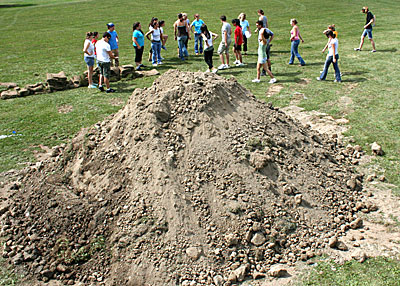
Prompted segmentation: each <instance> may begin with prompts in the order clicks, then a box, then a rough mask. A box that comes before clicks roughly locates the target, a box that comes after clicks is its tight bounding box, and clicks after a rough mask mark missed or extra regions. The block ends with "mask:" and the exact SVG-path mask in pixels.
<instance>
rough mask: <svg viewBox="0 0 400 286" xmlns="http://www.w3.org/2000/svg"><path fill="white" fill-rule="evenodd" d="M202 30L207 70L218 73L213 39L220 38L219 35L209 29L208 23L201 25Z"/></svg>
mask: <svg viewBox="0 0 400 286" xmlns="http://www.w3.org/2000/svg"><path fill="white" fill-rule="evenodd" d="M200 32H201V34H200V35H201V37H202V38H203V41H204V61H205V62H206V64H207V65H208V69H207V70H206V72H212V73H217V71H218V70H217V69H216V68H214V65H213V59H212V57H213V53H214V46H213V41H214V40H215V39H216V38H218V35H217V34H214V33H212V32H211V31H209V30H208V28H207V25H206V24H203V25H201V27H200Z"/></svg>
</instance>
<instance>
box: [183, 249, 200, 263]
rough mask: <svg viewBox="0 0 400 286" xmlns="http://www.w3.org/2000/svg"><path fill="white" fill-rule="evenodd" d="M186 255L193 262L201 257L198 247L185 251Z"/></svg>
mask: <svg viewBox="0 0 400 286" xmlns="http://www.w3.org/2000/svg"><path fill="white" fill-rule="evenodd" d="M186 254H187V255H188V256H189V257H190V258H191V259H193V260H197V259H199V257H200V255H201V249H200V248H198V247H189V248H187V249H186Z"/></svg>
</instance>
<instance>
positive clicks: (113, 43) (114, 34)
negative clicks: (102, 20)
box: [107, 23, 119, 67]
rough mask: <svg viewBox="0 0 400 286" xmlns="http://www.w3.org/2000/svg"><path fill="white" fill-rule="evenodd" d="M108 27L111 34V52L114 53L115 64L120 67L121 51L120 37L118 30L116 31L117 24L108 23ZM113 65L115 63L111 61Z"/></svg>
mask: <svg viewBox="0 0 400 286" xmlns="http://www.w3.org/2000/svg"><path fill="white" fill-rule="evenodd" d="M107 28H108V31H107V32H108V33H109V34H110V35H111V38H110V41H109V44H110V47H111V52H112V53H113V55H114V58H113V59H114V61H115V66H116V67H118V66H119V52H118V44H119V38H118V34H117V31H115V25H114V23H108V24H107ZM111 66H114V63H113V62H112V61H111Z"/></svg>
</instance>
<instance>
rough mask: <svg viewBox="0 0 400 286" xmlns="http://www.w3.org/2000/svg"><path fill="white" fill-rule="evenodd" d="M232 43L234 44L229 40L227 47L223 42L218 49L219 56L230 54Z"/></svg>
mask: <svg viewBox="0 0 400 286" xmlns="http://www.w3.org/2000/svg"><path fill="white" fill-rule="evenodd" d="M231 43H232V40H231V39H229V40H228V41H227V44H228V45H227V46H225V42H224V41H222V42H221V43H220V44H219V47H218V54H223V53H225V54H227V53H229V47H230V46H231Z"/></svg>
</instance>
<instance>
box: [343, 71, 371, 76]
mask: <svg viewBox="0 0 400 286" xmlns="http://www.w3.org/2000/svg"><path fill="white" fill-rule="evenodd" d="M366 73H367V72H366V71H354V72H343V75H362V74H366Z"/></svg>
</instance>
